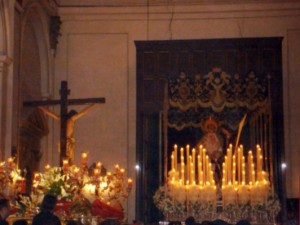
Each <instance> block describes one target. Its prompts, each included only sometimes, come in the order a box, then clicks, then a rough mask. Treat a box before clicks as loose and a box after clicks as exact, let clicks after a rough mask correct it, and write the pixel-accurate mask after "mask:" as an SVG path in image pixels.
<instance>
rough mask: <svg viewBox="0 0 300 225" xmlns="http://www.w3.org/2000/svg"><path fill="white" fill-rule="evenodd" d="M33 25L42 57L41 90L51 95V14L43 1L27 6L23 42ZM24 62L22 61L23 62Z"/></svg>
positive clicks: (36, 0) (33, 0)
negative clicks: (43, 4) (27, 29)
mask: <svg viewBox="0 0 300 225" xmlns="http://www.w3.org/2000/svg"><path fill="white" fill-rule="evenodd" d="M30 25H31V26H32V28H33V33H34V35H35V37H36V41H37V42H36V43H37V45H38V53H39V57H40V59H41V60H40V66H41V70H40V71H41V77H40V78H41V79H40V82H41V86H40V87H41V90H40V93H41V94H42V95H43V96H47V95H49V92H50V90H49V89H50V82H51V78H50V77H51V74H52V67H51V61H52V57H51V49H50V40H49V15H48V14H47V12H46V9H45V8H44V7H43V6H42V5H41V1H38V0H32V1H30V2H29V3H28V4H27V5H26V7H25V12H24V15H23V19H22V28H21V29H22V30H21V43H22V44H23V43H24V41H26V40H24V39H26V36H25V32H26V28H28V26H30ZM21 63H22V62H21Z"/></svg>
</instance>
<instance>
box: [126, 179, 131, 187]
mask: <svg viewBox="0 0 300 225" xmlns="http://www.w3.org/2000/svg"><path fill="white" fill-rule="evenodd" d="M127 182H128V188H132V179H131V178H129V179H128V180H127Z"/></svg>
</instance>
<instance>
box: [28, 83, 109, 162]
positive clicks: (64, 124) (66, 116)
mask: <svg viewBox="0 0 300 225" xmlns="http://www.w3.org/2000/svg"><path fill="white" fill-rule="evenodd" d="M69 94H70V90H69V89H68V83H67V81H62V82H61V87H60V99H59V100H46V101H25V102H24V103H23V105H24V106H37V107H39V108H40V109H41V110H42V111H44V112H45V113H46V114H48V115H49V116H51V117H53V118H54V119H58V120H59V121H60V160H59V162H60V166H62V163H63V160H64V159H66V158H67V157H68V159H69V160H70V156H69V155H67V139H68V138H69V133H70V132H72V133H73V130H72V131H68V130H67V128H69V126H72V127H71V129H73V125H74V121H71V119H72V120H76V119H77V118H79V117H80V116H81V115H84V114H85V113H86V112H87V111H88V110H90V108H91V107H92V106H89V107H87V108H85V109H84V110H83V111H82V112H81V113H79V114H78V113H77V112H75V111H74V110H72V111H74V112H75V114H72V116H71V117H70V113H71V112H72V111H71V112H68V106H69V105H82V104H93V103H94V104H95V103H105V98H85V99H68V95H69ZM50 105H60V116H59V117H58V116H57V115H56V114H54V113H51V112H50V111H47V110H46V109H45V108H43V106H50ZM76 116H77V117H76ZM74 118H75V119H74ZM73 144H74V142H73ZM71 163H72V162H71Z"/></svg>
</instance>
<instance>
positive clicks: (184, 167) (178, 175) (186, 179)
mask: <svg viewBox="0 0 300 225" xmlns="http://www.w3.org/2000/svg"><path fill="white" fill-rule="evenodd" d="M191 153H192V154H191V155H190V146H189V145H187V146H186V149H185V150H184V148H180V164H179V162H178V158H177V157H178V155H177V154H178V147H177V145H174V151H172V154H171V173H170V174H171V180H172V181H173V183H174V182H176V181H179V183H180V184H182V185H185V184H186V185H189V184H192V185H196V184H197V182H196V181H197V179H198V185H200V186H203V185H214V183H215V181H214V179H213V171H212V164H211V162H210V160H209V157H208V155H207V154H206V150H205V148H203V146H202V145H200V146H199V153H198V154H197V158H196V149H195V148H193V149H192V151H191ZM185 162H186V164H185ZM196 165H197V167H196ZM196 168H197V179H196Z"/></svg>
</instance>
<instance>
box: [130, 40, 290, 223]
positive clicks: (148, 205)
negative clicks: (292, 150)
mask: <svg viewBox="0 0 300 225" xmlns="http://www.w3.org/2000/svg"><path fill="white" fill-rule="evenodd" d="M281 41H282V38H245V39H212V40H182V41H180V40H178V41H136V43H135V44H136V48H137V161H138V163H139V164H140V166H141V170H140V174H139V176H138V182H137V200H136V201H137V202H136V209H137V212H136V215H137V219H139V220H142V221H144V222H145V223H152V222H157V221H159V220H160V219H161V218H162V215H161V214H160V213H159V212H158V210H157V209H156V208H155V206H154V205H153V194H154V193H155V191H156V190H157V188H158V186H159V185H160V184H162V183H163V182H164V179H163V173H164V171H163V167H164V165H163V154H162V152H163V149H164V141H163V138H162V137H163V130H162V129H161V127H162V112H163V105H164V87H165V84H166V83H167V82H168V81H169V80H172V79H173V80H174V79H176V78H178V77H179V74H180V73H182V72H183V73H184V74H185V75H186V76H187V77H189V78H192V77H194V76H195V75H196V74H203V75H204V74H208V73H209V72H210V71H212V69H213V68H215V67H217V68H221V69H222V70H223V71H226V73H228V74H239V75H240V76H241V77H242V78H244V79H246V77H247V75H248V74H249V73H250V72H254V73H255V74H256V76H257V77H258V78H266V77H267V76H270V77H271V79H270V87H271V90H270V93H269V94H270V99H271V107H272V108H271V112H272V115H271V118H272V130H271V131H270V132H271V133H272V140H271V145H272V150H271V151H272V159H273V162H274V163H273V168H272V169H273V172H274V188H275V190H276V192H277V193H278V195H279V198H280V199H281V202H282V203H284V199H285V194H284V193H285V191H284V186H283V183H284V182H283V181H284V180H283V179H284V177H283V175H282V172H281V168H280V165H281V160H282V158H283V156H284V145H283V137H284V135H283V102H282V91H281V90H282V68H281ZM189 132H190V133H189ZM187 135H188V136H190V135H195V133H194V132H193V131H188V134H187ZM149 143H151V144H150V145H149ZM149 146H151V147H149ZM167 148H168V149H169V148H172V146H169V145H168V146H167ZM168 157H169V156H168Z"/></svg>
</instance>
